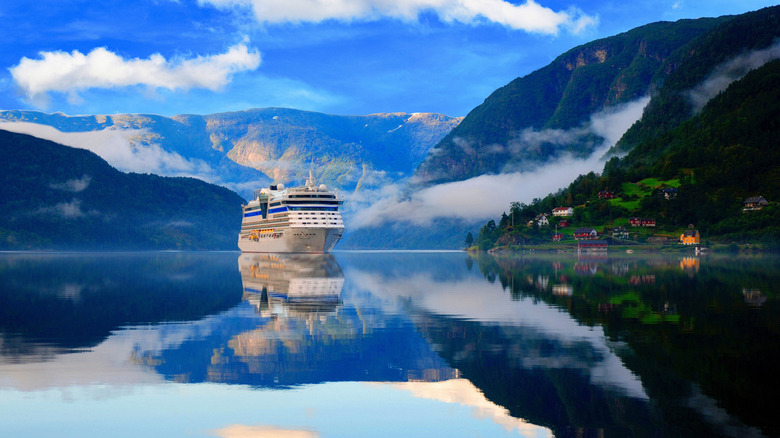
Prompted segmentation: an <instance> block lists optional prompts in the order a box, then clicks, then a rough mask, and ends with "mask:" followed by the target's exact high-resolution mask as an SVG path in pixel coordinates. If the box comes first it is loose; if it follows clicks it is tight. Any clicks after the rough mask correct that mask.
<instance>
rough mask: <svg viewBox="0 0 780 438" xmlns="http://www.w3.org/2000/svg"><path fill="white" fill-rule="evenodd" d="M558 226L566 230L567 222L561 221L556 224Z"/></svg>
mask: <svg viewBox="0 0 780 438" xmlns="http://www.w3.org/2000/svg"><path fill="white" fill-rule="evenodd" d="M558 226H559V227H561V228H566V227H568V226H569V221H568V220H566V219H561V221H560V222H558Z"/></svg>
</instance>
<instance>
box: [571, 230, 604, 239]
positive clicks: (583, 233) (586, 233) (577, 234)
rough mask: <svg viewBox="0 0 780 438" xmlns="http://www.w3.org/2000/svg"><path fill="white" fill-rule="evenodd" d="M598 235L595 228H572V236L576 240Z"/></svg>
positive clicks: (593, 237)
mask: <svg viewBox="0 0 780 438" xmlns="http://www.w3.org/2000/svg"><path fill="white" fill-rule="evenodd" d="M598 237H599V233H598V231H596V229H595V228H577V229H576V230H574V238H575V239H576V240H592V239H597V238H598Z"/></svg>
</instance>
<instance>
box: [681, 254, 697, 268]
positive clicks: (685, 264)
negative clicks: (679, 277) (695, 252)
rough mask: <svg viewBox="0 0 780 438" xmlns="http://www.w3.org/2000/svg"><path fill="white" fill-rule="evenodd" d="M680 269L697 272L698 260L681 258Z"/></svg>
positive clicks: (695, 258)
mask: <svg viewBox="0 0 780 438" xmlns="http://www.w3.org/2000/svg"><path fill="white" fill-rule="evenodd" d="M680 268H681V269H682V270H683V271H689V272H698V270H699V258H698V257H683V258H682V260H680Z"/></svg>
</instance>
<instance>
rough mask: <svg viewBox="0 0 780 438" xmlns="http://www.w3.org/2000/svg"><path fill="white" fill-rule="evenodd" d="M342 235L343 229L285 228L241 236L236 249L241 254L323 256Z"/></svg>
mask: <svg viewBox="0 0 780 438" xmlns="http://www.w3.org/2000/svg"><path fill="white" fill-rule="evenodd" d="M343 233H344V228H343V227H339V228H287V229H283V230H276V231H275V232H274V233H272V234H269V235H261V236H259V237H256V238H251V237H250V236H249V235H241V236H239V239H238V248H239V249H240V250H241V252H259V253H265V252H272V253H307V254H324V253H327V252H330V250H332V249H333V247H334V246H336V243H338V241H339V240H341V235H342V234H343Z"/></svg>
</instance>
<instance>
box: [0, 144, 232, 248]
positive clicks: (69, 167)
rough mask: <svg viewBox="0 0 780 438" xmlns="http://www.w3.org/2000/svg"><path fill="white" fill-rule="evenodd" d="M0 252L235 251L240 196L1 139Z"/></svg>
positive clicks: (82, 153)
mask: <svg viewBox="0 0 780 438" xmlns="http://www.w3.org/2000/svg"><path fill="white" fill-rule="evenodd" d="M0 153H1V154H2V155H3V160H2V162H0V185H2V187H3V190H2V192H1V193H2V194H1V195H0V249H17V250H18V249H87V250H98V249H235V248H236V240H237V235H238V230H239V228H240V224H241V204H242V203H243V202H244V200H243V199H242V198H241V197H240V196H238V195H237V194H236V193H234V192H232V191H230V190H228V189H226V188H223V187H218V186H215V185H211V184H208V183H205V182H203V181H200V180H197V179H193V178H171V177H161V176H156V175H148V174H136V173H122V172H119V171H118V170H116V169H114V168H113V167H111V166H109V165H108V163H106V162H105V161H104V160H103V159H101V158H100V157H98V156H97V155H95V154H93V153H92V152H89V151H86V150H83V149H75V148H70V147H66V146H62V145H58V144H56V143H53V142H50V141H46V140H40V139H38V138H35V137H31V136H27V135H22V134H13V133H9V132H6V131H0Z"/></svg>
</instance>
